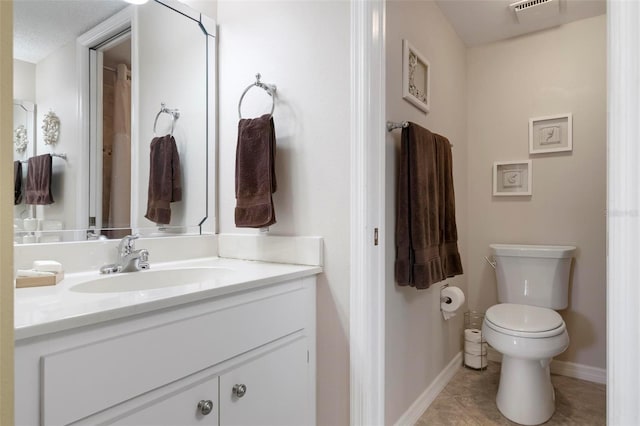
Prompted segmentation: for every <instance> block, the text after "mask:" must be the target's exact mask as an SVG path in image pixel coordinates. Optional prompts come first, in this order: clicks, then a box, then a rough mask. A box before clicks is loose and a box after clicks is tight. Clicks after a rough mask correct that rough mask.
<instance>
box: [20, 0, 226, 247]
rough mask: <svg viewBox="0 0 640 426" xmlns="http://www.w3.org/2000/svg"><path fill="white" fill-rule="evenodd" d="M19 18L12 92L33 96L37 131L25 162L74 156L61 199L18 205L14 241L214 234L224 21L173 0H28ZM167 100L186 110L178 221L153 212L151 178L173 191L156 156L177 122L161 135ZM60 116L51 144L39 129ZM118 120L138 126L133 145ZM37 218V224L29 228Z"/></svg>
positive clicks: (61, 181) (55, 191)
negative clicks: (219, 29)
mask: <svg viewBox="0 0 640 426" xmlns="http://www.w3.org/2000/svg"><path fill="white" fill-rule="evenodd" d="M14 15H15V16H14V24H15V25H14V56H15V57H14V71H15V72H14V90H16V88H20V90H16V97H18V95H17V93H26V94H27V96H30V97H25V96H22V97H21V99H26V100H27V101H29V102H31V103H32V104H34V110H35V114H34V117H35V128H36V129H35V130H36V134H35V135H34V140H33V142H32V143H31V146H32V150H31V151H28V154H26V155H23V156H22V157H24V158H22V157H21V160H23V161H26V159H28V158H30V157H33V156H39V155H42V154H49V153H50V154H52V155H56V154H57V155H62V156H64V157H66V158H63V157H52V161H51V179H50V185H51V186H50V189H51V194H52V198H53V200H54V202H53V203H52V204H44V205H34V206H32V205H24V204H22V205H21V206H20V205H19V206H16V209H15V210H14V211H15V213H16V215H15V217H16V242H28V243H32V242H44V241H47V242H52V241H76V240H85V239H95V238H105V237H107V238H119V237H121V236H122V234H123V233H131V232H139V233H141V234H142V235H145V236H153V235H161V236H166V235H171V234H175V233H180V234H184V233H189V234H193V233H202V232H213V231H215V228H214V224H215V218H213V217H212V213H213V212H214V211H215V209H214V198H215V197H214V194H213V189H214V185H213V184H212V183H211V180H212V179H213V177H214V176H215V170H214V167H213V165H214V164H215V157H214V154H215V144H214V135H215V128H214V125H215V120H214V117H215V110H214V106H215V91H214V83H215V66H214V64H215V40H214V37H215V22H214V21H213V20H211V19H209V18H207V17H206V16H202V15H201V14H200V13H198V12H196V11H194V10H192V9H191V8H189V7H188V6H186V5H184V4H183V3H180V2H178V1H175V0H156V1H153V0H152V1H149V2H148V3H146V4H144V5H141V6H131V5H129V6H127V4H126V3H124V2H118V1H102V0H97V1H92V2H78V1H74V0H70V1H62V0H61V1H56V2H51V1H47V0H43V1H39V0H18V1H16V2H15V4H14ZM52 25H53V26H54V27H52ZM39 31H42V33H43V34H41V35H40V36H38V35H37V34H36V35H35V36H34V34H35V33H38V32H39ZM121 50H124V51H125V52H128V53H125V54H124V57H125V58H126V57H127V55H128V59H129V61H127V59H123V56H122V52H120V51H121ZM114 51H118V52H114ZM121 65H122V66H123V67H126V70H124V71H123V70H122V68H123V67H121ZM118 71H120V74H121V75H122V74H123V75H124V79H125V81H126V82H127V83H128V85H129V90H130V100H128V101H127V102H126V104H127V105H128V106H129V107H130V112H128V111H122V110H118V109H117V108H116V107H115V106H113V104H114V103H115V98H117V97H113V96H112V93H110V91H111V92H113V91H114V90H115V89H114V87H113V86H114V85H115V83H116V82H117V74H118ZM108 86H111V87H108ZM162 103H164V104H165V105H166V108H167V109H169V110H177V111H179V118H177V120H175V121H174V122H173V139H174V140H175V147H176V149H175V152H176V153H177V154H176V155H175V156H174V157H173V158H174V159H177V158H179V168H178V169H179V173H177V172H174V173H173V178H172V179H173V181H172V180H169V183H171V182H175V181H179V183H180V189H181V197H180V199H179V200H175V201H174V202H167V204H168V205H169V208H170V220H168V221H167V220H166V216H163V217H164V219H161V220H160V219H158V217H157V216H155V217H152V220H150V219H148V218H147V217H145V215H146V214H147V206H148V202H149V199H150V198H151V199H152V200H153V199H154V196H152V197H149V178H150V175H153V176H156V177H158V176H159V177H160V178H161V180H162V182H161V184H165V185H166V173H165V172H161V173H159V174H158V170H160V169H162V164H161V162H160V161H159V160H158V156H156V157H154V159H152V158H151V157H152V155H151V154H152V153H151V149H150V145H151V143H152V141H153V140H154V137H155V136H159V137H164V136H166V135H168V134H170V133H171V127H172V116H171V115H170V114H166V113H161V114H160V115H159V116H158V118H157V125H156V132H155V134H154V122H155V120H156V116H157V115H158V114H159V112H160V110H161V104H162ZM35 106H37V107H35ZM50 111H52V112H54V113H55V115H56V116H57V117H58V118H59V121H60V127H59V138H58V140H57V142H56V143H55V144H45V143H44V134H43V130H42V128H41V126H42V124H43V119H44V116H45V114H47V113H49V112H50ZM118 114H119V115H120V120H121V122H122V119H123V118H124V119H125V120H124V121H125V125H124V126H123V127H124V128H127V129H126V130H128V133H126V136H125V137H124V138H123V137H122V134H121V133H122V132H121V131H120V130H118V131H117V132H116V130H117V129H116V127H114V124H113V123H114V118H113V116H114V115H118ZM16 116H17V115H16ZM27 133H28V132H27ZM114 133H118V135H115V136H114ZM123 139H124V142H123ZM163 139H164V138H163ZM169 139H170V138H167V140H169ZM163 143H164V142H163ZM116 145H117V148H118V150H117V152H116V151H114V149H115V148H116ZM154 146H155V145H154ZM105 160H106V161H105ZM109 160H111V161H109ZM152 161H153V162H152ZM172 161H173V162H172V163H171V164H176V163H177V161H175V160H172ZM23 166H26V164H25V163H23ZM24 169H28V167H23V178H24V179H26V173H27V171H26V170H24ZM34 169H35V168H34ZM23 182H24V180H23ZM23 190H24V186H23ZM162 202H163V203H164V200H162ZM23 203H24V202H23ZM163 206H164V204H163ZM114 214H115V215H116V216H117V217H118V219H117V220H114V217H115V216H114ZM147 216H148V215H147ZM30 218H31V219H35V221H27V222H29V226H28V227H29V230H25V229H24V223H25V221H24V219H30ZM33 222H35V224H36V225H35V226H36V229H35V231H31V228H33V224H32V223H33ZM167 222H168V223H167ZM27 235H28V236H29V238H27V239H26V240H25V239H24V236H27ZM31 236H33V237H34V238H31Z"/></svg>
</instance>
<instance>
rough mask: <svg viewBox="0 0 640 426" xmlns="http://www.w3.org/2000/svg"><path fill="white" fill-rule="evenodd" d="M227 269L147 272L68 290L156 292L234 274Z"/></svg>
mask: <svg viewBox="0 0 640 426" xmlns="http://www.w3.org/2000/svg"><path fill="white" fill-rule="evenodd" d="M233 272H234V271H233V270H232V269H227V268H216V267H202V268H178V269H164V270H161V269H159V270H153V269H150V270H146V271H140V272H128V273H120V274H114V275H107V276H103V277H101V278H98V279H95V280H91V281H86V282H83V283H80V284H77V285H74V286H73V287H71V288H70V289H69V290H71V291H75V292H77V293H122V292H127V291H141V290H154V289H159V288H166V287H177V286H184V285H192V284H205V283H210V282H212V281H214V280H216V279H217V278H221V277H224V276H227V275H229V274H232V273H233Z"/></svg>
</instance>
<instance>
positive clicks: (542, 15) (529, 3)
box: [509, 0, 560, 24]
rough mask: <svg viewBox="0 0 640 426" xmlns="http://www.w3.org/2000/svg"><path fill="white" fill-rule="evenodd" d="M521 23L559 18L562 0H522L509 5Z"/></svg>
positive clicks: (542, 21) (541, 21)
mask: <svg viewBox="0 0 640 426" xmlns="http://www.w3.org/2000/svg"><path fill="white" fill-rule="evenodd" d="M509 7H510V8H511V10H513V11H514V12H515V14H516V17H517V18H518V22H519V23H521V24H533V23H544V22H545V21H546V20H549V19H554V20H555V19H557V17H558V15H559V14H560V0H522V1H518V2H515V3H511V4H510V5H509Z"/></svg>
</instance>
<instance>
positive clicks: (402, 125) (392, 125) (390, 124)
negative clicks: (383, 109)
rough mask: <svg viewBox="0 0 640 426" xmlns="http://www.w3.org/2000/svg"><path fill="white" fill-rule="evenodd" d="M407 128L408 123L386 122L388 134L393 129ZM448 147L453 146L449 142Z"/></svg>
mask: <svg viewBox="0 0 640 426" xmlns="http://www.w3.org/2000/svg"><path fill="white" fill-rule="evenodd" d="M407 127H409V122H408V121H401V122H396V121H387V132H390V131H392V130H395V129H404V128H407ZM449 145H451V146H453V144H452V143H451V142H449Z"/></svg>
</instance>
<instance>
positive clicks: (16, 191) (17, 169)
mask: <svg viewBox="0 0 640 426" xmlns="http://www.w3.org/2000/svg"><path fill="white" fill-rule="evenodd" d="M21 202H22V162H20V161H14V162H13V205H14V206H17V205H18V204H20V203H21Z"/></svg>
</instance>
